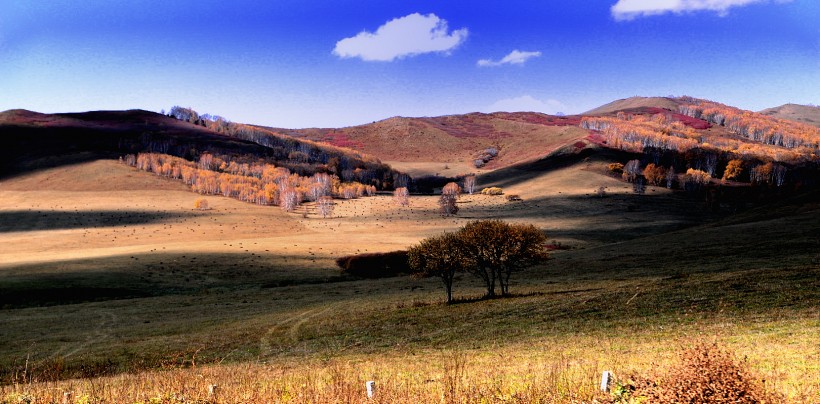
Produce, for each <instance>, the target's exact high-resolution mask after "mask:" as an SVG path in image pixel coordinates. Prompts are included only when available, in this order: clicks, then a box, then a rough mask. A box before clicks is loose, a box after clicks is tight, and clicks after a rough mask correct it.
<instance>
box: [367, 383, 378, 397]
mask: <svg viewBox="0 0 820 404" xmlns="http://www.w3.org/2000/svg"><path fill="white" fill-rule="evenodd" d="M364 385H365V387H367V398H373V396H374V395H376V382H374V381H373V380H370V381H369V382H367V383H365V384H364Z"/></svg>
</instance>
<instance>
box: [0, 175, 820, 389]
mask: <svg viewBox="0 0 820 404" xmlns="http://www.w3.org/2000/svg"><path fill="white" fill-rule="evenodd" d="M71 170H74V172H75V173H82V174H83V175H71V173H70V171H71ZM511 170H512V171H509V172H507V173H506V174H505V175H504V176H503V177H492V176H490V177H488V180H487V181H492V182H493V183H495V184H501V185H503V186H504V188H505V190H506V191H507V192H508V193H516V194H519V195H521V196H522V197H523V199H524V201H523V202H506V201H505V199H504V198H503V197H491V196H484V195H472V196H467V195H465V196H463V197H462V199H461V209H462V210H461V211H460V212H459V215H458V216H457V217H442V216H440V215H439V213H438V211H437V206H436V198H435V197H424V196H418V197H411V206H410V207H398V206H395V205H394V204H393V203H392V201H391V199H390V197H388V196H377V197H372V198H364V199H360V200H355V201H337V206H336V210H335V212H334V217H333V218H331V219H321V218H319V217H317V216H316V215H315V213H313V212H312V211H311V210H309V211H308V215H307V217H303V215H302V214H300V213H295V214H287V213H284V212H282V211H281V210H280V209H279V208H276V207H262V206H254V205H250V204H245V203H241V202H237V201H235V200H231V199H226V198H220V197H206V198H207V199H208V201H209V204H210V206H211V207H212V209H211V210H207V211H195V210H193V209H192V207H193V202H194V200H195V199H196V198H198V196H197V195H195V194H192V193H190V192H188V191H187V190H186V189H185V187H183V186H181V185H179V184H177V183H174V182H170V181H166V180H164V179H161V178H159V177H155V176H153V175H152V174H147V173H141V172H137V171H134V170H132V169H130V168H128V167H125V166H122V165H119V164H117V163H115V162H107V161H100V162H95V163H89V164H84V165H80V166H77V167H72V168H69V169H67V170H66V171H57V170H51V171H43V172H39V173H35V174H31V175H29V176H26V177H18V178H15V179H11V180H8V181H4V182H2V183H0V202H2V203H0V300H1V301H0V347H2V349H0V369H2V378H3V379H2V380H3V382H4V383H5V385H3V386H2V387H0V401H2V400H7V401H9V402H17V401H14V400H17V399H19V398H20V397H25V395H27V394H28V395H31V396H32V397H37V398H38V399H40V400H41V401H45V402H48V400H50V399H51V398H53V399H54V400H59V399H62V394H63V392H65V391H72V392H73V393H74V396H73V397H74V398H75V399H76V400H77V401H79V400H81V399H83V397H86V398H89V399H90V400H89V401H98V399H105V402H139V401H144V402H148V401H149V400H151V399H156V400H159V401H160V402H181V401H182V398H183V397H184V399H185V402H192V401H194V400H197V399H202V400H212V401H217V402H276V401H285V402H287V401H294V402H333V401H340V402H358V401H365V400H366V398H365V393H364V381H366V380H375V381H376V382H377V388H378V395H377V400H378V401H381V402H414V401H415V402H465V401H466V402H480V401H481V400H484V401H487V402H504V401H513V402H515V401H519V402H520V401H523V402H529V401H538V400H539V399H540V400H541V401H547V402H548V401H558V402H572V401H590V400H592V399H594V398H595V397H596V395H597V393H596V392H595V387H596V386H595V385H596V382H597V381H598V379H599V378H600V372H601V371H603V370H612V371H614V372H615V374H616V375H618V376H620V377H624V378H625V377H627V375H630V374H632V373H642V374H646V373H651V372H652V371H653V370H655V369H658V368H664V367H666V366H668V365H669V364H670V363H671V362H672V361H673V357H674V351H675V350H676V349H677V348H679V347H683V346H687V345H689V344H691V343H692V342H693V341H698V340H709V341H718V342H719V343H720V344H721V345H722V346H725V347H727V348H729V349H730V350H732V351H733V352H735V353H736V354H737V355H738V356H740V357H745V358H747V361H748V364H749V366H750V367H751V368H752V369H753V370H754V371H755V373H756V375H757V376H758V377H759V378H765V379H766V380H767V386H768V388H769V389H771V390H772V391H775V392H778V393H780V394H783V395H785V396H786V397H787V399H788V400H789V401H793V402H817V401H818V397H820V396H818V395H819V394H820V379H818V377H817V375H818V374H820V344H818V339H817V335H818V334H820V309H818V306H819V305H820V292H819V291H820V253H819V252H818V251H820V215H818V212H819V210H818V208H820V206H818V202H817V198H816V195H814V196H809V197H802V198H797V199H792V200H790V201H787V202H786V203H784V204H782V205H778V206H777V207H767V208H766V209H753V210H750V211H747V212H743V213H741V214H738V215H735V216H731V217H728V218H719V217H713V218H711V219H714V220H712V221H709V222H703V214H702V213H701V212H700V210H701V207H700V206H699V202H696V201H691V200H689V199H687V198H686V196H684V195H681V194H679V193H672V192H670V191H667V190H665V189H657V188H650V189H649V191H648V192H647V194H646V195H633V194H631V187H628V186H626V185H625V184H623V183H621V182H619V181H617V180H614V179H612V178H609V177H607V176H606V175H603V163H602V162H598V161H595V160H594V159H590V160H589V161H586V162H583V163H581V164H576V165H572V166H568V167H565V168H559V169H555V170H553V171H550V172H549V173H547V174H544V173H537V174H536V173H533V172H529V171H526V170H523V169H522V170H520V171H515V170H514V169H511ZM66 173H68V174H66ZM102 178H109V179H110V178H114V179H115V180H114V181H109V182H105V181H101V179H102ZM480 185H484V184H480ZM599 186H605V187H607V191H608V195H607V196H606V197H604V198H598V197H597V196H593V191H594V190H595V189H597V188H598V187H599ZM35 188H36V189H38V191H31V189H35ZM81 190H82V191H81ZM478 218H502V219H505V220H510V221H518V222H527V223H533V224H535V225H536V226H538V227H539V228H542V229H544V230H545V231H546V232H547V236H548V238H549V239H550V240H555V244H561V245H563V246H566V247H569V248H570V249H569V250H559V251H556V252H555V253H554V254H553V259H552V260H550V261H548V262H546V263H544V265H542V266H539V267H536V268H533V269H531V270H528V271H527V272H525V273H521V274H517V275H515V276H514V277H513V279H512V280H513V284H512V286H511V292H513V293H514V294H515V296H513V297H511V298H506V299H494V300H477V298H478V297H480V296H481V294H482V287H481V285H480V284H479V283H477V282H475V281H474V280H473V279H471V278H469V277H466V276H465V277H463V278H462V279H460V280H458V281H457V282H456V285H455V289H454V292H455V296H456V298H458V299H460V300H461V301H460V302H459V303H458V304H454V305H450V306H447V305H444V304H442V303H441V302H442V301H443V298H444V293H443V289H442V288H441V287H440V284H439V282H437V281H436V280H433V279H429V280H413V279H409V278H388V279H379V280H357V279H352V278H349V277H346V276H343V275H340V274H339V273H338V271H337V270H336V269H335V267H334V263H333V260H334V259H335V258H337V257H339V256H341V255H347V254H351V253H357V252H374V251H390V250H395V249H402V248H405V247H407V246H408V245H410V244H412V243H415V242H417V241H418V240H419V239H421V238H423V237H426V236H429V235H434V234H438V233H440V232H442V231H452V230H455V229H457V228H458V227H460V226H462V225H463V224H465V223H466V222H467V221H469V220H473V219H478ZM122 372H128V373H125V374H123V373H122ZM100 374H110V375H111V376H107V377H104V378H93V379H73V380H65V381H60V382H47V383H36V382H35V381H37V380H47V379H59V378H65V377H76V376H83V375H86V376H97V375H100ZM210 384H218V385H219V386H220V387H219V391H218V394H217V396H216V397H208V395H207V392H206V386H207V385H210ZM599 398H602V397H600V396H599ZM603 398H605V397H603Z"/></svg>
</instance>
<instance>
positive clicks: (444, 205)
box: [438, 182, 461, 216]
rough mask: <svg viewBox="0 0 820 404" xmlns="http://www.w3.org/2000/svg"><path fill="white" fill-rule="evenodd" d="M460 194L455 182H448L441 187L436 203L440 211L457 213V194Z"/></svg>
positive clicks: (448, 214) (451, 213)
mask: <svg viewBox="0 0 820 404" xmlns="http://www.w3.org/2000/svg"><path fill="white" fill-rule="evenodd" d="M459 194H461V187H459V186H458V184H456V183H455V182H449V183H447V185H445V186H444V188H442V189H441V197H439V200H438V204H439V206H440V207H441V213H443V214H445V215H447V216H450V215H455V214H456V213H458V195H459Z"/></svg>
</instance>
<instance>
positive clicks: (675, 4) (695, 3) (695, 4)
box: [610, 0, 791, 21]
mask: <svg viewBox="0 0 820 404" xmlns="http://www.w3.org/2000/svg"><path fill="white" fill-rule="evenodd" d="M767 1H769V0H618V2H617V3H615V5H613V6H612V7H611V8H610V11H611V12H612V17H613V18H615V19H616V20H618V21H624V20H632V19H634V18H636V17H646V16H651V15H659V14H665V13H678V14H680V13H684V12H692V11H700V10H708V11H715V12H717V13H718V15H720V16H724V15H726V14H728V13H729V9H730V8H732V7H741V6H746V5H749V4H752V3H761V2H767ZM776 1H777V2H779V3H785V2H789V1H791V0H776Z"/></svg>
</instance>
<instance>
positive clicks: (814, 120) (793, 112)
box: [760, 104, 820, 127]
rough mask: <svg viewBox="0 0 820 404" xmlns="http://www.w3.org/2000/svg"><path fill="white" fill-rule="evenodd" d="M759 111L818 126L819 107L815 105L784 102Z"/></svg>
mask: <svg viewBox="0 0 820 404" xmlns="http://www.w3.org/2000/svg"><path fill="white" fill-rule="evenodd" d="M760 113H761V114H763V115H771V116H773V117H775V118H780V119H789V120H792V121H797V122H800V123H805V124H809V125H813V126H818V127H820V107H816V106H810V105H798V104H784V105H781V106H779V107H774V108H767V109H764V110H762V111H760Z"/></svg>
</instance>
